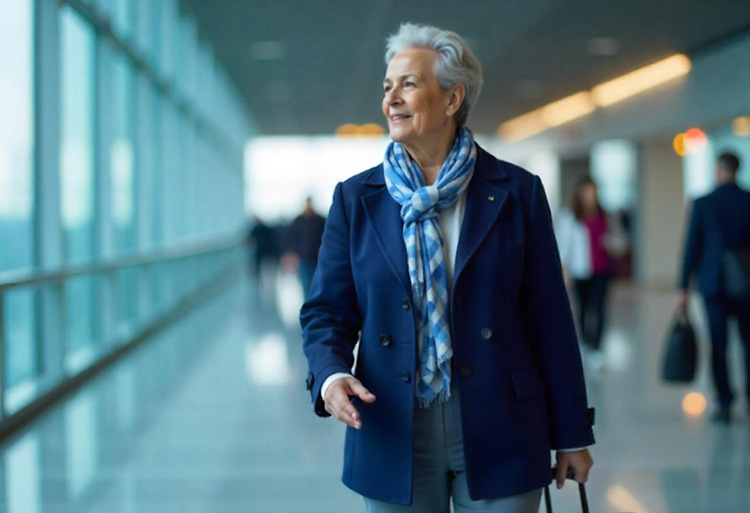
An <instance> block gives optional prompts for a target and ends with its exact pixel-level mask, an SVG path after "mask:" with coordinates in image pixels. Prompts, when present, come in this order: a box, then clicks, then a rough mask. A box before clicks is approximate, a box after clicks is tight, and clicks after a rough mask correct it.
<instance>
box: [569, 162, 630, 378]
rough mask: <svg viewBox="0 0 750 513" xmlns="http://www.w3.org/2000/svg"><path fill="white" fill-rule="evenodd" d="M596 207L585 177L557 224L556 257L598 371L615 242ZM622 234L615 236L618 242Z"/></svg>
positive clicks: (592, 364) (592, 189) (592, 365)
mask: <svg viewBox="0 0 750 513" xmlns="http://www.w3.org/2000/svg"><path fill="white" fill-rule="evenodd" d="M614 225H615V223H614V222H613V221H611V220H609V219H608V218H607V215H606V213H605V212H604V209H602V207H601V205H600V204H599V194H598V190H597V187H596V183H595V182H594V181H593V180H592V179H591V178H590V177H588V176H584V177H583V178H581V179H580V180H579V181H578V182H577V183H576V186H575V189H574V191H573V197H572V200H571V209H570V210H564V211H563V212H562V213H561V215H560V219H559V221H558V230H557V233H558V240H559V243H560V258H561V260H562V264H563V272H564V273H565V275H566V281H568V282H570V281H572V286H573V289H574V291H575V298H576V303H577V307H578V308H577V311H578V328H579V330H580V333H581V338H582V340H583V343H584V346H585V347H586V349H587V355H586V361H587V363H588V364H589V367H590V368H591V369H592V370H593V371H595V372H598V371H601V370H602V368H603V366H604V357H603V354H602V351H601V340H602V333H603V332H604V321H605V313H606V312H605V310H606V309H605V306H606V300H607V285H608V284H609V279H610V275H611V272H612V262H611V259H610V251H614V250H615V248H614V247H613V246H614V245H615V243H616V241H615V237H614V233H613V230H612V228H613V227H614ZM623 236H624V235H621V236H619V237H618V240H619V239H621V238H623Z"/></svg>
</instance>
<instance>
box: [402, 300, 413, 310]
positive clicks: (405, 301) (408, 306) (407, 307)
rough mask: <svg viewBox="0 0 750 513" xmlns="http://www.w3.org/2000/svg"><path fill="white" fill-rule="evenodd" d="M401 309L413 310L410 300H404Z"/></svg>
mask: <svg viewBox="0 0 750 513" xmlns="http://www.w3.org/2000/svg"><path fill="white" fill-rule="evenodd" d="M401 308H403V309H404V310H409V309H410V308H411V305H409V300H408V299H404V300H403V301H401Z"/></svg>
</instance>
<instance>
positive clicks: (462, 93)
mask: <svg viewBox="0 0 750 513" xmlns="http://www.w3.org/2000/svg"><path fill="white" fill-rule="evenodd" d="M447 98H448V105H446V110H445V113H446V114H447V115H448V116H451V117H452V116H453V115H454V114H455V113H456V112H458V109H459V108H460V107H461V104H463V102H464V98H466V86H465V85H463V84H453V86H451V88H450V89H448V91H447Z"/></svg>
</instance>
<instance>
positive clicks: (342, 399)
mask: <svg viewBox="0 0 750 513" xmlns="http://www.w3.org/2000/svg"><path fill="white" fill-rule="evenodd" d="M351 396H357V397H359V398H360V399H361V400H363V401H364V402H366V403H372V402H374V401H375V396H374V395H373V394H372V392H370V391H369V390H367V389H366V388H365V387H364V385H362V383H361V382H360V381H359V380H358V379H357V378H339V379H337V380H336V381H334V382H333V383H331V385H330V386H329V387H328V389H327V390H326V395H325V397H324V398H323V401H324V402H325V408H326V411H327V412H328V413H330V414H331V415H333V416H334V417H336V418H337V419H338V420H340V421H341V422H343V423H344V424H346V425H348V426H351V427H353V428H354V429H360V428H361V427H362V420H361V419H360V417H359V412H358V411H357V410H356V408H354V405H353V404H352V402H351V401H350V400H349V397H351Z"/></svg>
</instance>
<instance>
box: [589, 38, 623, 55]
mask: <svg viewBox="0 0 750 513" xmlns="http://www.w3.org/2000/svg"><path fill="white" fill-rule="evenodd" d="M586 51H587V52H588V53H589V54H591V55H596V56H598V57H611V56H612V55H617V54H618V53H620V42H619V41H618V40H617V39H615V38H613V37H592V38H591V39H589V40H588V41H586Z"/></svg>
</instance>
